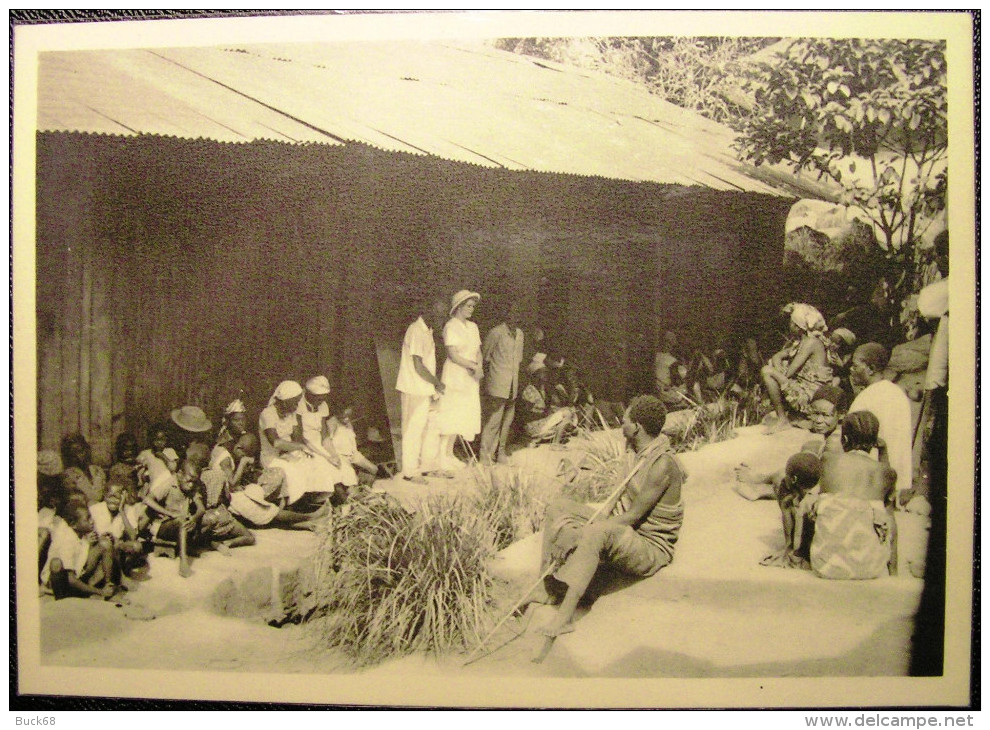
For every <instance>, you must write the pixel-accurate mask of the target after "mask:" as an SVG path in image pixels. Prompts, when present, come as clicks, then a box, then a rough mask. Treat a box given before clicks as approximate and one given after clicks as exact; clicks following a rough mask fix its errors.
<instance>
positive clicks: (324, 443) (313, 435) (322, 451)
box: [298, 375, 358, 487]
mask: <svg viewBox="0 0 990 730" xmlns="http://www.w3.org/2000/svg"><path fill="white" fill-rule="evenodd" d="M329 396H330V381H329V380H327V378H326V376H324V375H317V376H316V377H314V378H310V379H309V380H307V381H306V389H305V392H304V393H303V397H302V400H301V401H300V402H299V410H298V413H299V418H300V420H301V422H302V435H303V441H304V442H305V443H306V445H307V446H309V447H310V449H312V450H313V453H315V454H316V455H317V456H320V457H322V458H323V459H324V460H326V462H327V463H328V464H329V465H330V466H331V467H333V470H334V471H335V474H334V475H333V477H332V478H333V481H334V483H335V484H336V483H337V482H340V483H341V484H343V485H344V486H346V487H353V486H354V485H355V484H357V482H358V479H357V474H356V473H355V471H354V468H353V467H352V466H351V465H350V463H349V462H348V461H347V460H346V459H341V458H340V454H339V453H337V449H336V448H335V447H334V445H333V439H332V438H331V436H332V434H331V429H330V406H329V404H328V403H327V399H328V398H329Z"/></svg>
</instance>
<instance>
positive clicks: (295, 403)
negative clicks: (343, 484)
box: [258, 380, 339, 506]
mask: <svg viewBox="0 0 990 730" xmlns="http://www.w3.org/2000/svg"><path fill="white" fill-rule="evenodd" d="M302 394H303V390H302V386H301V385H299V383H297V382H295V381H294V380H284V381H282V382H281V383H280V384H279V386H278V388H276V389H275V392H274V393H273V394H272V397H271V399H269V401H268V407H267V408H265V409H264V410H263V411H262V412H261V416H260V417H259V419H258V440H259V441H260V443H261V466H262V467H263V468H265V469H268V468H271V467H278V468H280V469H282V471H283V472H284V473H285V481H284V482H283V484H282V497H283V498H284V500H285V504H286V506H288V505H291V504H294V503H295V502H297V501H299V499H300V497H302V496H303V495H304V494H317V495H323V496H324V497H325V496H328V495H330V494H331V493H332V492H333V491H334V485H335V484H336V483H337V481H336V477H337V475H338V473H339V472H338V470H336V469H334V467H332V466H331V464H330V462H329V461H327V460H326V459H325V458H323V457H322V456H317V454H316V453H315V452H314V451H313V449H312V447H311V446H309V445H308V444H307V443H306V442H305V441H304V440H303V425H302V419H301V418H300V416H299V413H298V412H297V411H298V408H299V403H300V401H301V400H302Z"/></svg>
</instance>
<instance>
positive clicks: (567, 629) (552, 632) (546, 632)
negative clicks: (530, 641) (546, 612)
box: [534, 621, 574, 638]
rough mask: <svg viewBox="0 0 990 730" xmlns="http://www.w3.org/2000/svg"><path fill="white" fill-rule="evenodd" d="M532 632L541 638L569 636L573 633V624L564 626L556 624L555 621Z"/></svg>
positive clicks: (569, 623) (568, 623)
mask: <svg viewBox="0 0 990 730" xmlns="http://www.w3.org/2000/svg"><path fill="white" fill-rule="evenodd" d="M534 631H536V633H538V634H541V635H543V636H548V637H551V638H556V637H558V636H560V635H562V634H569V633H571V632H572V631H574V624H572V623H571V622H570V621H568V622H567V623H565V624H558V623H557V622H556V621H551V622H550V623H548V624H546V625H545V626H540V627H539V628H537V629H534Z"/></svg>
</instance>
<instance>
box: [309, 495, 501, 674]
mask: <svg viewBox="0 0 990 730" xmlns="http://www.w3.org/2000/svg"><path fill="white" fill-rule="evenodd" d="M491 555H492V544H491V536H490V531H489V529H488V527H487V524H486V523H485V521H484V520H483V519H481V517H480V516H479V515H478V513H477V512H476V511H475V510H473V509H472V508H471V506H470V505H469V504H468V503H467V502H466V501H465V500H464V499H461V498H452V497H449V496H445V495H441V496H434V497H429V498H426V499H425V500H424V501H423V503H422V504H421V506H420V509H419V510H418V511H417V512H415V513H410V512H408V511H407V510H405V509H404V508H403V507H402V506H401V505H400V504H399V503H398V502H396V501H395V500H394V499H392V498H389V497H387V496H385V495H375V494H369V495H365V496H364V497H362V498H360V499H358V500H357V501H355V502H353V503H352V505H351V509H350V511H349V513H348V514H347V515H345V516H342V517H337V518H336V519H334V520H332V521H331V522H329V523H328V527H327V528H326V530H324V531H323V533H321V535H320V547H319V550H318V556H319V560H318V564H317V577H318V580H317V584H318V589H317V596H316V602H317V605H318V606H320V607H323V608H324V610H322V611H320V612H319V613H320V614H322V615H321V616H320V617H319V618H317V619H314V620H313V621H311V622H310V623H311V625H312V626H313V628H314V630H315V631H316V632H317V635H318V637H319V640H320V641H321V642H322V643H323V644H324V645H325V646H328V647H330V648H333V649H337V650H340V651H342V652H343V653H344V654H346V655H347V656H348V657H350V658H351V659H352V660H353V661H354V662H355V663H356V664H357V665H359V666H367V665H371V664H376V663H378V662H381V661H383V660H385V659H388V658H391V657H395V656H400V655H404V654H408V653H411V652H414V651H428V652H433V653H434V654H435V655H438V656H439V655H440V654H441V653H443V652H445V651H449V650H452V649H457V648H461V647H464V646H466V645H467V644H468V643H472V644H474V643H477V642H478V640H479V637H480V635H481V632H482V631H483V630H484V628H485V622H486V620H487V611H488V609H489V606H490V605H491V603H492V600H493V599H492V588H493V579H492V577H491V575H490V574H489V572H488V561H489V558H490V557H491Z"/></svg>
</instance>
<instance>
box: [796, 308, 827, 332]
mask: <svg viewBox="0 0 990 730" xmlns="http://www.w3.org/2000/svg"><path fill="white" fill-rule="evenodd" d="M788 306H789V307H791V322H793V323H794V324H795V325H796V326H797V327H799V328H800V329H801V330H802V331H803V332H807V333H808V334H815V333H816V332H817V333H824V332H825V331H827V330H828V326H827V325H826V324H825V318H824V317H823V316H822V313H821V312H819V311H818V310H817V309H815V308H814V307H812V306H811V305H810V304H801V303H800V302H794V303H793V304H790V305H788Z"/></svg>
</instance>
